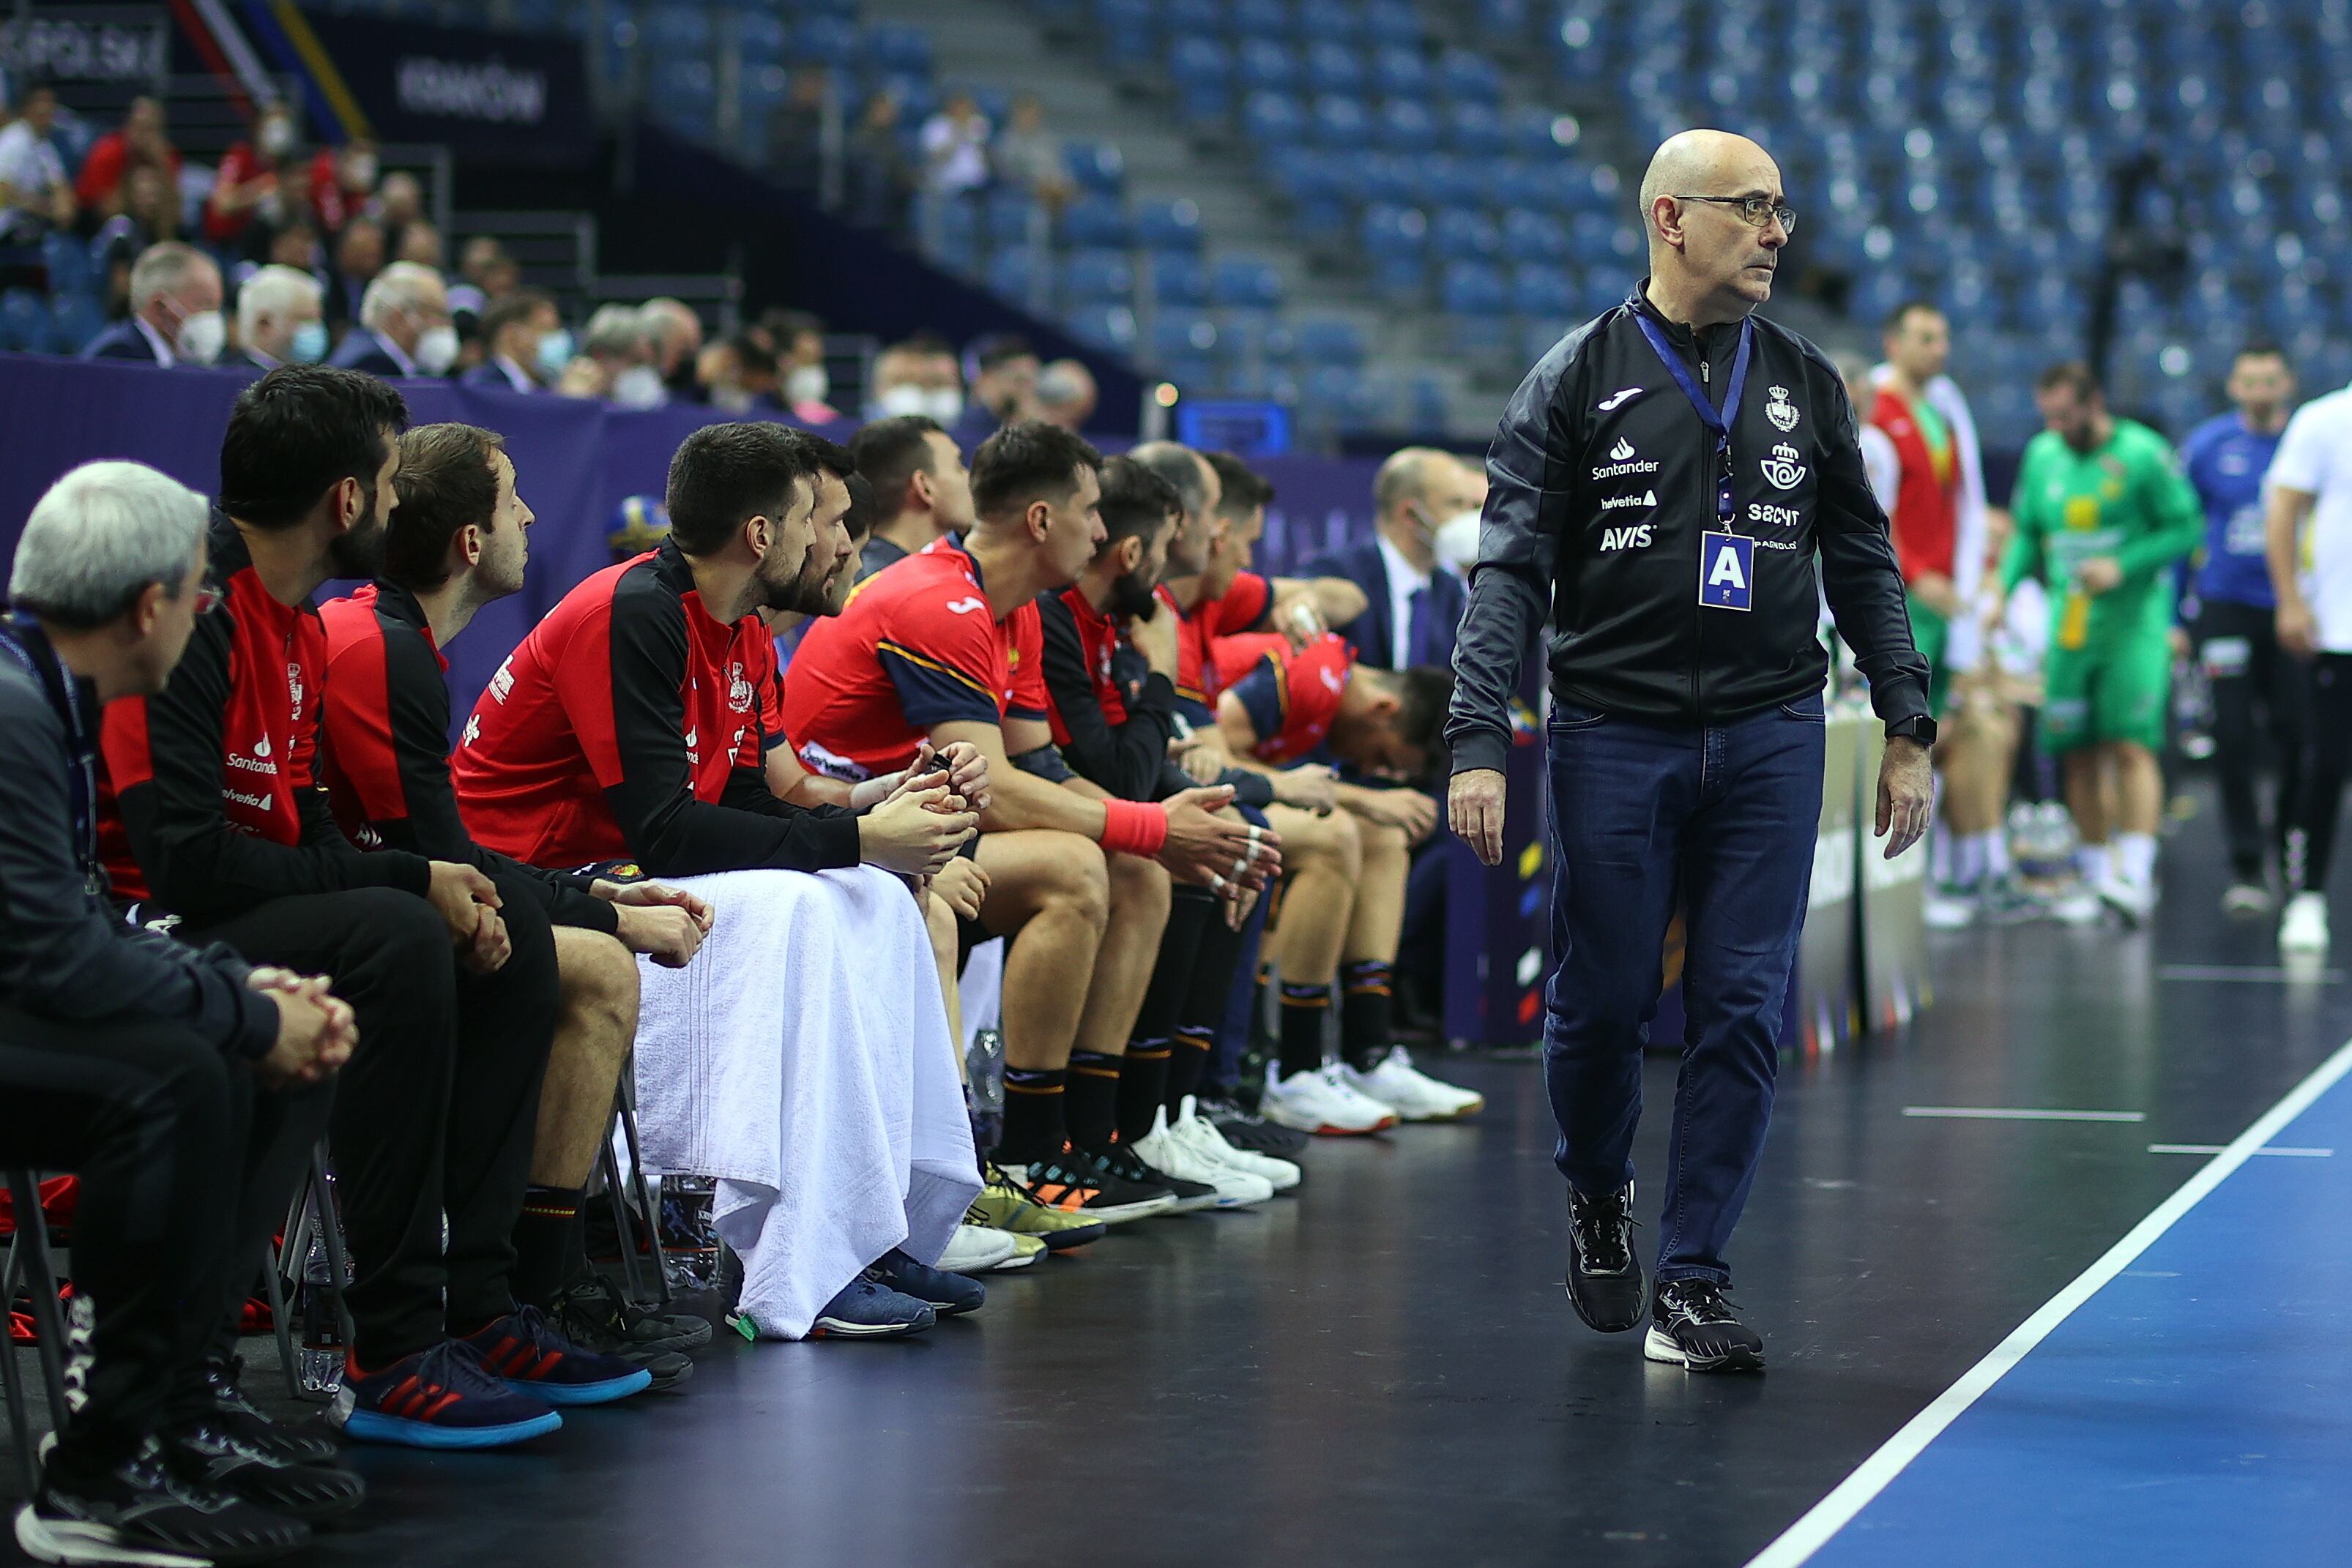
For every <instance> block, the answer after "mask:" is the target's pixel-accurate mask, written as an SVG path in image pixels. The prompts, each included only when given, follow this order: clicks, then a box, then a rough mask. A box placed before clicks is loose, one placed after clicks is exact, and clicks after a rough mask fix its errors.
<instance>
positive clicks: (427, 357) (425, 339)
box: [409, 321, 457, 376]
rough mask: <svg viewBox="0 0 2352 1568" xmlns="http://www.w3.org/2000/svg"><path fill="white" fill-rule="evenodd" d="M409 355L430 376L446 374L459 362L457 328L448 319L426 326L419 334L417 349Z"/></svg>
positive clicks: (419, 368)
mask: <svg viewBox="0 0 2352 1568" xmlns="http://www.w3.org/2000/svg"><path fill="white" fill-rule="evenodd" d="M409 357H410V358H411V359H413V360H415V361H416V368H417V369H418V370H420V371H424V372H425V374H426V375H428V376H438V375H446V374H447V373H448V371H449V367H450V366H451V365H454V364H456V363H457V328H455V327H452V326H451V325H449V323H447V322H446V321H444V322H443V323H441V325H439V326H438V327H427V328H425V330H424V331H423V332H421V333H419V334H418V335H417V339H416V351H415V353H414V354H412V355H410V356H409Z"/></svg>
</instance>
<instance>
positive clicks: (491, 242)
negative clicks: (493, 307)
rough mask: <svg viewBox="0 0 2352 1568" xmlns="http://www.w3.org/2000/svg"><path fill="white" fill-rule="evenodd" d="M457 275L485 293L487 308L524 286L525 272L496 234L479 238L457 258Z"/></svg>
mask: <svg viewBox="0 0 2352 1568" xmlns="http://www.w3.org/2000/svg"><path fill="white" fill-rule="evenodd" d="M457 276H458V277H462V278H464V279H465V280H466V281H467V283H469V284H471V285H472V286H473V287H476V288H478V289H480V290H481V292H482V302H483V304H484V305H485V306H488V305H490V304H494V303H496V302H497V301H498V300H499V299H502V298H505V297H506V296H508V295H509V294H511V293H513V292H514V291H515V290H516V289H517V288H520V287H522V269H521V268H520V267H517V266H516V265H515V260H514V257H512V256H509V255H508V254H507V247H506V246H504V245H501V244H500V243H499V240H498V238H497V236H496V235H475V236H474V237H473V238H471V239H469V240H467V242H466V247H465V249H463V250H462V251H460V252H458V255H457Z"/></svg>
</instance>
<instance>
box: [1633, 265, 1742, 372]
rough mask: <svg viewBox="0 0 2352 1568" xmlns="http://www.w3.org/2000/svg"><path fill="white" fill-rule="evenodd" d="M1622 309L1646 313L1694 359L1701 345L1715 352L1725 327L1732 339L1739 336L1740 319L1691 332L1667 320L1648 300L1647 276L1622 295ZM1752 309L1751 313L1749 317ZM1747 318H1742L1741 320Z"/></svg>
mask: <svg viewBox="0 0 2352 1568" xmlns="http://www.w3.org/2000/svg"><path fill="white" fill-rule="evenodd" d="M1625 308H1627V309H1628V310H1631V311H1633V313H1634V314H1635V315H1638V316H1646V317H1648V318H1649V319H1651V320H1653V321H1655V322H1656V323H1657V324H1658V325H1659V327H1661V328H1662V329H1664V331H1665V334H1666V341H1667V342H1669V343H1672V344H1673V345H1674V346H1675V348H1676V349H1678V350H1681V351H1682V352H1683V353H1684V354H1685V355H1686V356H1688V357H1689V358H1691V359H1693V360H1696V359H1697V358H1698V356H1699V350H1701V349H1702V348H1704V349H1705V350H1706V351H1707V353H1708V354H1710V355H1712V354H1714V353H1715V352H1716V350H1717V348H1718V347H1719V346H1720V345H1721V344H1722V343H1723V342H1724V341H1725V335H1726V332H1727V330H1728V332H1729V336H1730V337H1731V338H1732V339H1733V340H1737V339H1738V326H1739V322H1738V321H1724V322H1719V323H1717V325H1715V326H1713V327H1702V328H1700V329H1698V330H1697V331H1696V332H1693V331H1692V330H1691V329H1689V328H1688V327H1685V326H1684V325H1683V324H1682V323H1681V322H1679V321H1669V320H1667V319H1666V317H1665V313H1664V311H1662V310H1660V309H1659V308H1657V307H1656V306H1655V305H1653V304H1651V303H1650V280H1649V278H1648V277H1643V279H1642V281H1641V282H1639V283H1637V284H1635V285H1633V293H1631V294H1629V295H1627V296H1626V297H1625ZM1752 314H1753V312H1751V313H1750V315H1751V316H1752ZM1742 319H1748V318H1742Z"/></svg>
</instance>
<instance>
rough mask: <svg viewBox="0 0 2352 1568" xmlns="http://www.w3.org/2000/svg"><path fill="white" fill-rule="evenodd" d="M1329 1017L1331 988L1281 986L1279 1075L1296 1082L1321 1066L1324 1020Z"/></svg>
mask: <svg viewBox="0 0 2352 1568" xmlns="http://www.w3.org/2000/svg"><path fill="white" fill-rule="evenodd" d="M1330 1016H1331V988H1330V987H1329V986H1328V985H1321V986H1294V985H1292V984H1291V983H1290V982H1289V981H1288V980H1285V981H1283V982H1282V1075H1283V1076H1284V1077H1285V1078H1295V1077H1297V1075H1298V1074H1299V1073H1302V1072H1313V1071H1316V1070H1317V1069H1318V1068H1320V1067H1321V1066H1322V1065H1323V1020H1324V1019H1328V1018H1329V1017H1330Z"/></svg>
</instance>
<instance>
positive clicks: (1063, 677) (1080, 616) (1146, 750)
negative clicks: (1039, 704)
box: [1037, 588, 1274, 806]
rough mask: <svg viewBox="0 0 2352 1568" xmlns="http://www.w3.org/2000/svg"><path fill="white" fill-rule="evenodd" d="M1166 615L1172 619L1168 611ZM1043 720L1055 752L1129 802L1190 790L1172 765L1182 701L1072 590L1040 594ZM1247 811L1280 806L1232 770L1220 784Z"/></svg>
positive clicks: (1117, 626) (1261, 778) (1112, 623)
mask: <svg viewBox="0 0 2352 1568" xmlns="http://www.w3.org/2000/svg"><path fill="white" fill-rule="evenodd" d="M1160 613H1161V614H1163V615H1172V614H1174V613H1175V611H1174V610H1173V609H1171V608H1170V607H1169V606H1168V605H1167V604H1165V603H1164V602H1163V603H1162V605H1161V606H1160ZM1037 617H1038V622H1039V625H1040V630H1041V632H1042V633H1043V642H1044V657H1043V661H1042V662H1043V664H1044V666H1045V697H1046V707H1047V711H1046V717H1047V718H1048V719H1049V720H1051V722H1052V724H1053V727H1054V744H1055V746H1056V747H1059V748H1060V749H1061V753H1062V757H1063V759H1064V760H1065V761H1066V762H1067V763H1068V764H1069V765H1070V767H1071V768H1073V769H1075V770H1076V772H1077V774H1078V775H1079V777H1081V778H1083V779H1087V780H1088V781H1090V782H1092V783H1095V784H1097V785H1099V786H1101V787H1102V788H1103V789H1106V790H1108V791H1109V792H1110V793H1111V794H1113V795H1116V796H1118V798H1119V799H1120V800H1166V799H1167V798H1168V797H1169V796H1171V795H1174V794H1178V793H1181V791H1183V790H1186V789H1192V788H1193V787H1194V786H1193V781H1192V778H1191V777H1190V776H1189V775H1187V774H1186V773H1185V771H1184V770H1183V769H1182V768H1179V767H1178V766H1176V764H1175V763H1174V762H1172V761H1171V760H1170V759H1169V756H1168V743H1169V741H1170V740H1171V739H1173V738H1174V737H1176V736H1177V734H1178V733H1179V728H1178V725H1179V720H1178V717H1177V712H1178V709H1177V703H1178V697H1177V692H1176V687H1175V685H1174V684H1173V683H1171V681H1170V680H1169V679H1168V677H1167V676H1165V675H1163V674H1160V673H1159V672H1158V671H1156V670H1153V669H1152V668H1151V667H1150V664H1148V663H1146V661H1145V659H1144V657H1143V655H1142V654H1141V653H1138V652H1137V651H1136V647H1135V644H1134V643H1130V642H1129V641H1128V638H1127V635H1126V627H1125V624H1124V622H1121V621H1120V620H1119V618H1118V617H1116V616H1112V615H1107V614H1105V613H1103V612H1101V611H1098V610H1097V609H1096V608H1095V607H1094V606H1093V605H1092V604H1090V603H1088V602H1087V596H1086V595H1085V594H1084V593H1083V592H1081V591H1079V590H1077V589H1076V588H1066V589H1064V590H1063V591H1061V592H1059V593H1045V594H1040V595H1039V596H1038V599H1037ZM1220 781H1221V782H1223V783H1229V784H1232V785H1233V786H1234V791H1235V793H1234V798H1235V799H1236V800H1239V801H1240V802H1241V803H1242V804H1243V805H1245V806H1263V805H1265V804H1266V803H1267V802H1268V801H1270V800H1273V798H1274V794H1273V787H1272V786H1271V785H1270V784H1269V783H1268V782H1267V781H1266V779H1265V775H1263V774H1259V773H1252V772H1247V771H1244V770H1243V769H1239V768H1234V769H1229V770H1228V772H1227V774H1226V776H1225V778H1224V779H1222V780H1220Z"/></svg>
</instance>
